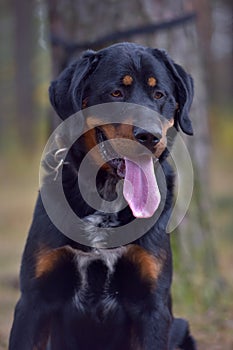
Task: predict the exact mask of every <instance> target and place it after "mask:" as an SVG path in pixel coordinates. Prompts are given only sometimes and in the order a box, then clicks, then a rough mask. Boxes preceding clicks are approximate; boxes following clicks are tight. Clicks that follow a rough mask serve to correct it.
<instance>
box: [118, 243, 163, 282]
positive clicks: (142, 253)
mask: <svg viewBox="0 0 233 350" xmlns="http://www.w3.org/2000/svg"><path fill="white" fill-rule="evenodd" d="M125 257H126V258H127V259H129V261H131V262H132V263H133V264H134V265H136V266H137V267H138V269H139V271H140V276H141V278H142V280H145V281H148V282H154V281H156V280H157V278H158V276H159V275H160V272H161V270H162V267H163V259H159V258H157V257H155V256H153V255H152V254H151V253H149V252H147V251H146V250H145V249H144V248H142V247H140V246H137V245H136V244H133V245H130V246H129V248H128V249H127V252H126V253H125Z"/></svg>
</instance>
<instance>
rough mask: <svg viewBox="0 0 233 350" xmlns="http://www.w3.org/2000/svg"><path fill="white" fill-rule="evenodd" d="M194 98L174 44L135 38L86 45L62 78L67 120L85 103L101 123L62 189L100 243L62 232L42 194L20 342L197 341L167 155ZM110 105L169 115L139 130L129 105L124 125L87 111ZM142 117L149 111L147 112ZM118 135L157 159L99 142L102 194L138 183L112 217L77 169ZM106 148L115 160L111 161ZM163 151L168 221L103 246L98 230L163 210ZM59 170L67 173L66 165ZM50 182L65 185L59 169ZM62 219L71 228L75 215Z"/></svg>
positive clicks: (56, 92)
mask: <svg viewBox="0 0 233 350" xmlns="http://www.w3.org/2000/svg"><path fill="white" fill-rule="evenodd" d="M192 98H193V83H192V79H191V77H190V76H189V75H188V74H186V72H185V71H184V70H183V68H181V67H180V66H179V65H177V64H175V63H174V62H173V61H172V60H171V59H170V58H169V56H168V55H167V54H166V53H165V52H163V51H160V50H158V49H150V48H145V47H142V46H139V45H136V44H130V43H123V44H116V45H113V46H111V47H108V48H106V49H103V50H101V51H98V52H94V51H87V52H86V53H84V55H83V56H82V57H81V58H80V59H79V60H78V61H77V62H74V63H73V64H71V65H70V66H69V67H68V68H67V69H65V70H64V71H63V72H62V73H61V75H60V76H59V77H58V79H57V80H55V81H54V82H52V84H51V87H50V99H51V103H52V105H53V107H54V109H55V110H56V112H57V113H58V115H59V116H60V117H61V118H62V119H66V118H68V117H69V116H71V115H73V114H74V113H76V112H78V111H80V110H83V113H84V114H85V111H87V116H86V121H85V123H86V124H88V125H89V126H90V125H91V127H89V128H88V129H87V130H86V131H85V132H84V133H83V134H82V135H81V136H80V137H79V138H78V140H76V142H75V143H74V144H73V146H72V147H71V148H70V150H69V152H68V154H67V155H66V159H64V161H63V159H62V163H63V168H62V182H63V188H64V193H65V196H66V199H67V201H68V203H69V205H70V207H71V208H72V210H73V212H75V213H76V214H77V215H78V216H79V218H81V219H82V220H83V221H84V222H85V223H86V224H87V226H85V227H89V228H90V231H89V230H87V229H86V228H85V229H84V235H85V232H86V235H87V241H88V240H90V244H87V245H85V244H81V243H77V242H75V240H73V239H71V238H68V237H67V236H66V235H64V234H63V233H62V232H60V231H59V230H58V228H57V227H56V226H55V224H54V223H53V222H52V220H51V219H50V217H49V215H48V213H47V212H46V210H45V207H44V204H43V201H42V198H41V195H39V197H38V200H37V204H36V208H35V213H34V217H33V222H32V226H31V229H30V232H29V237H28V240H27V244H26V248H25V251H24V255H23V261H22V268H21V293H22V295H21V298H20V300H19V302H18V304H17V306H16V310H15V318H14V324H13V327H12V332H11V337H10V350H34V349H37V350H39V349H40V350H41V349H47V348H48V349H52V350H77V349H80V350H92V349H93V350H120V349H121V350H139V349H141V350H142V349H143V350H153V349H157V350H168V349H169V350H172V349H176V348H180V349H186V350H192V349H196V346H195V342H194V340H193V338H192V336H191V335H190V333H189V329H188V323H187V322H186V321H185V320H183V319H175V318H173V315H172V310H171V298H170V287H171V280H172V257H171V249H170V239H169V235H168V234H166V226H167V223H168V220H169V216H170V213H171V207H172V198H173V194H172V191H173V181H174V176H173V172H172V170H171V167H170V165H169V164H168V163H167V161H166V158H167V156H168V153H169V152H168V150H167V133H169V130H171V129H170V128H171V126H173V125H174V128H176V129H177V130H178V129H179V128H181V129H182V131H183V132H184V133H186V134H188V135H192V133H193V131H192V125H191V121H190V119H189V116H188V113H189V109H190V105H191V103H192ZM108 102H122V103H126V102H127V103H129V104H130V106H131V104H133V105H135V104H136V105H141V106H144V107H145V111H148V109H150V110H152V111H154V113H155V112H157V113H159V115H161V116H162V117H161V118H162V119H161V120H160V122H156V123H155V124H156V128H155V127H154V125H153V121H152V122H151V116H148V120H150V125H149V127H146V128H143V127H140V126H138V125H137V126H134V124H133V119H134V115H132V114H134V112H135V111H136V109H134V108H133V109H130V106H129V105H128V104H126V109H125V111H124V113H125V115H126V116H127V115H128V119H127V120H126V122H125V123H119V121H116V123H104V122H103V123H102V121H101V117H100V116H99V115H98V116H95V115H94V116H93V115H90V114H88V110H89V108H87V107H90V106H95V105H98V104H105V103H108ZM113 105H116V106H118V105H119V106H121V104H113ZM127 108H128V109H127ZM139 110H140V112H141V109H139ZM132 111H133V112H132ZM135 113H136V112H135ZM139 114H140V113H139ZM137 117H138V116H137ZM140 118H141V119H143V118H144V119H146V118H147V112H145V115H140ZM130 120H131V121H130ZM96 121H97V123H96ZM80 123H81V121H80ZM101 123H102V125H101ZM147 124H148V123H147ZM148 128H149V130H148ZM155 129H156V130H155ZM114 139H121V140H122V139H123V140H124V139H125V140H128V139H129V140H130V141H133V142H134V144H136V145H141V146H143V147H144V148H145V149H147V150H148V152H149V153H148V154H150V155H148V154H145V155H144V153H143V152H141V151H140V148H139V151H137V152H135V153H134V159H133V161H132V160H131V159H129V158H130V156H128V157H127V156H125V157H124V158H123V159H122V158H121V157H120V156H119V154H118V153H117V150H116V149H115V146H114V143H112V144H111V145H109V146H104V149H102V151H101V149H100V148H98V146H97V148H95V149H96V151H95V152H94V153H93V155H92V163H90V164H99V171H98V174H97V177H96V187H97V190H98V192H99V193H100V194H101V195H102V197H103V198H104V199H106V200H110V201H111V200H114V198H115V194H116V184H117V182H118V181H119V179H122V178H125V179H127V180H128V181H130V182H131V185H132V186H133V189H134V194H133V196H131V197H130V196H129V193H128V189H127V187H126V185H124V189H123V192H124V196H125V199H126V201H127V202H128V206H127V207H126V208H124V209H122V210H119V211H115V212H114V213H105V212H104V211H101V210H99V211H98V210H95V209H93V208H92V207H91V206H90V205H88V204H87V203H86V202H85V200H84V199H83V197H82V195H81V193H80V188H79V186H78V185H77V177H78V174H79V167H80V164H81V163H82V161H83V159H84V157H85V155H86V154H87V153H88V152H89V151H90V150H91V149H93V147H95V146H96V145H98V144H99V143H100V142H103V141H107V140H110V142H112V140H114ZM58 143H59V142H58ZM60 148H62V147H60ZM59 152H60V150H59V147H58V149H57V150H56V152H55V156H54V154H52V155H48V157H50V156H52V157H53V159H54V157H55V158H56V155H59ZM106 154H107V155H109V154H110V157H109V158H111V159H109V158H108V159H105V157H106ZM136 155H137V156H138V158H140V160H138V159H136ZM153 159H159V164H160V168H162V170H163V173H164V175H165V183H166V195H165V199H164V203H163V208H162V211H161V213H160V215H159V217H158V220H157V221H156V222H155V224H153V226H152V227H149V228H148V230H147V232H146V234H144V235H143V236H142V237H139V238H137V239H135V240H134V241H133V242H132V243H130V244H125V245H121V246H118V247H116V248H111V249H110V248H108V249H105V248H98V244H99V243H98V239H97V240H96V236H95V234H96V235H97V236H98V229H100V228H109V227H117V228H120V230H121V231H122V232H124V227H126V226H125V225H127V224H130V223H132V222H133V221H134V220H135V217H138V218H140V219H138V221H140V222H143V225H145V227H146V225H147V220H149V217H152V216H153V215H154V213H156V211H157V210H159V209H158V205H159V202H160V198H159V194H158V189H157V188H156V190H155V188H152V187H153V186H155V187H156V186H157V180H158V179H157V180H156V176H157V175H155V171H154V167H153ZM60 160H61V159H60ZM143 162H144V163H143ZM58 163H59V159H58ZM157 163H158V162H157ZM48 164H50V165H51V163H49V161H48ZM141 164H143V167H144V169H143V171H144V174H145V176H144V177H146V180H145V179H144V178H143V175H142V170H141ZM54 168H56V167H54ZM56 169H57V172H58V173H59V167H58V168H56ZM50 175H51V174H50ZM50 175H48V178H49V177H50ZM86 180H87V181H86V187H85V179H84V181H83V182H84V187H85V191H86V192H87V193H88V191H90V188H88V179H86ZM52 181H54V183H55V182H56V177H55V178H54V177H53V180H52ZM146 181H147V182H146ZM158 182H159V180H158ZM125 183H127V181H125ZM146 186H147V192H148V193H147V194H148V195H150V193H152V196H151V198H150V203H149V205H148V204H146V202H145V201H144V197H145V188H146ZM158 186H159V187H160V184H159V185H158ZM42 188H43V187H42ZM161 193H162V192H161ZM161 196H162V194H161ZM51 200H52V203H53V207H54V208H55V210H54V211H55V212H56V210H59V201H57V199H56V196H55V198H52V199H51ZM56 208H58V209H56ZM62 220H63V221H64V222H66V224H67V225H68V226H69V224H70V223H69V220H68V219H67V218H66V215H64V217H63V218H62ZM67 221H68V222H67ZM88 225H89V226H88ZM68 226H67V227H68ZM80 230H81V228H80ZM85 230H86V231H85ZM101 239H102V240H104V237H101ZM100 246H101V245H100ZM115 246H116V245H115ZM96 247H97V248H96Z"/></svg>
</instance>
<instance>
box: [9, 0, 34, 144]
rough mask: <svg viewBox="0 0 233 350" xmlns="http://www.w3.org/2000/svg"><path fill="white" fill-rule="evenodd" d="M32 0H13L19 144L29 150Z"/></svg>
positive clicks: (31, 111)
mask: <svg viewBox="0 0 233 350" xmlns="http://www.w3.org/2000/svg"><path fill="white" fill-rule="evenodd" d="M33 7H34V5H33V1H31V0H22V1H18V0H14V1H13V11H14V19H15V26H14V38H15V50H14V63H15V94H16V121H17V123H16V124H17V129H18V132H19V138H20V143H21V144H22V145H23V146H24V147H25V148H26V149H28V150H30V149H31V147H32V146H33V145H35V134H34V131H35V109H34V99H33V88H34V83H33V69H32V61H33V60H32V57H33V52H34V50H33V48H34V47H35V46H34V35H33V34H34V30H33Z"/></svg>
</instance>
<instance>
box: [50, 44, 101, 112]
mask: <svg viewBox="0 0 233 350" xmlns="http://www.w3.org/2000/svg"><path fill="white" fill-rule="evenodd" d="M98 61H99V58H98V56H97V54H96V52H95V51H91V50H89V51H86V52H85V53H84V54H83V56H82V57H81V58H80V59H78V60H77V61H76V62H74V63H72V64H71V65H70V66H68V67H67V68H66V69H64V71H62V72H61V74H60V75H59V76H58V78H57V79H56V80H54V81H52V83H51V85H50V87H49V97H50V102H51V104H52V106H53V107H54V109H55V111H56V112H57V114H58V115H59V116H60V117H61V118H62V119H65V118H67V117H69V116H70V115H72V114H74V113H75V112H78V111H79V110H80V109H81V108H82V99H83V92H84V88H85V83H86V80H87V78H88V77H89V76H90V75H91V73H92V72H93V71H94V70H95V68H96V66H97V64H98Z"/></svg>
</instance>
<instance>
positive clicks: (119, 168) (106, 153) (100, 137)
mask: <svg viewBox="0 0 233 350" xmlns="http://www.w3.org/2000/svg"><path fill="white" fill-rule="evenodd" d="M96 138H97V142H98V145H99V151H100V154H101V156H102V158H103V160H104V161H105V162H106V163H108V164H109V165H110V167H111V168H112V169H113V170H115V172H116V174H117V175H118V177H119V178H124V177H125V160H124V158H122V157H121V156H120V155H119V154H118V153H117V152H116V151H115V150H114V148H113V147H112V146H111V143H110V142H109V141H108V139H107V137H106V136H105V134H104V132H103V131H102V130H101V129H100V128H96Z"/></svg>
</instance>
